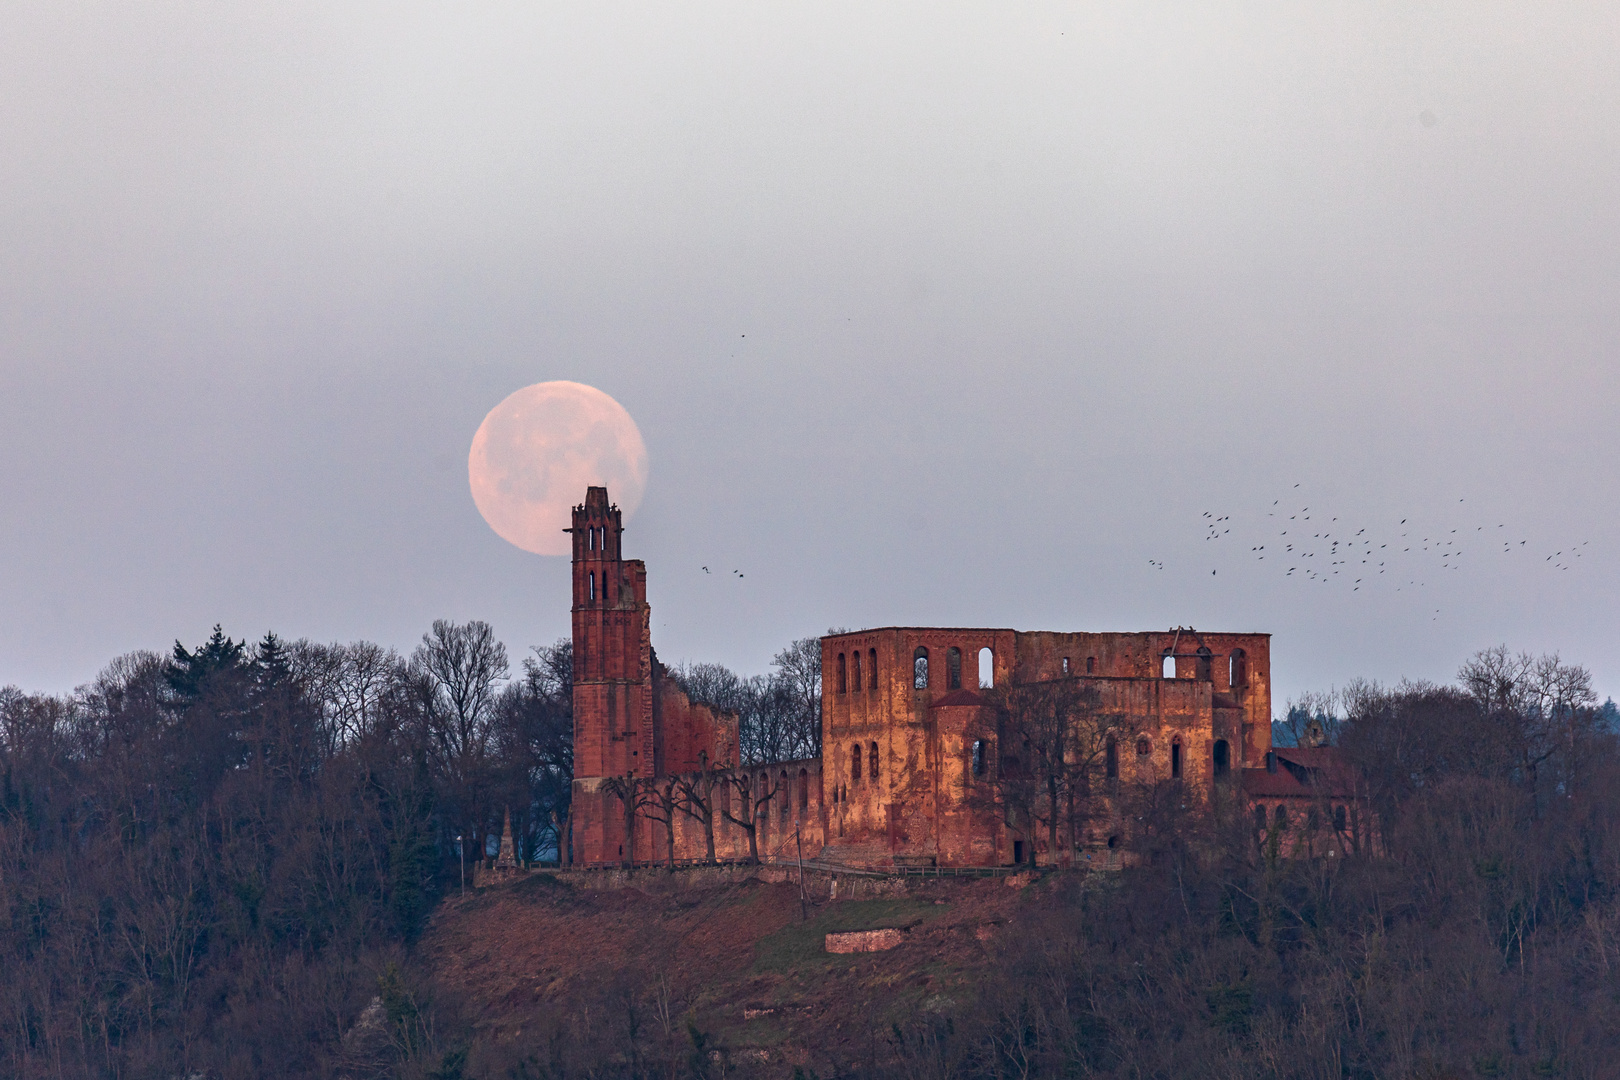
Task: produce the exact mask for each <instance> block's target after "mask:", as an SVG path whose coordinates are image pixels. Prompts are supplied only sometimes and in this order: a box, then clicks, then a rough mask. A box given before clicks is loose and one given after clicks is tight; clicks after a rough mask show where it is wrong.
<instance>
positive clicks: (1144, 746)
mask: <svg viewBox="0 0 1620 1080" xmlns="http://www.w3.org/2000/svg"><path fill="white" fill-rule="evenodd" d="M1151 753H1153V743H1152V742H1151V741H1150V740H1149V739H1148V737H1147V736H1146V735H1143V736H1141V737H1140V738H1138V739H1137V740H1136V756H1137V757H1147V756H1148V755H1149V754H1151Z"/></svg>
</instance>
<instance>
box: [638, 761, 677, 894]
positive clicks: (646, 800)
mask: <svg viewBox="0 0 1620 1080" xmlns="http://www.w3.org/2000/svg"><path fill="white" fill-rule="evenodd" d="M680 812H681V798H680V793H679V792H678V791H677V790H676V787H675V781H674V780H672V779H667V778H666V779H662V780H650V779H649V780H647V781H644V786H643V795H642V799H641V813H642V816H643V817H645V818H647V819H648V820H649V821H656V822H658V823H659V824H660V825H662V826H663V827H664V841H665V856H666V860H667V862H668V865H669V869H670V871H671V872H673V871H674V870H675V817H676V815H677V814H679V813H680Z"/></svg>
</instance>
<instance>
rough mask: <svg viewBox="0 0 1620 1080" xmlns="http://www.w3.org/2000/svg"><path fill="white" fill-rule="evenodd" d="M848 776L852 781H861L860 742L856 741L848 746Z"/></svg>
mask: <svg viewBox="0 0 1620 1080" xmlns="http://www.w3.org/2000/svg"><path fill="white" fill-rule="evenodd" d="M849 778H850V781H851V782H853V783H856V784H858V783H860V782H861V744H860V743H856V744H855V745H854V746H852V747H850V748H849Z"/></svg>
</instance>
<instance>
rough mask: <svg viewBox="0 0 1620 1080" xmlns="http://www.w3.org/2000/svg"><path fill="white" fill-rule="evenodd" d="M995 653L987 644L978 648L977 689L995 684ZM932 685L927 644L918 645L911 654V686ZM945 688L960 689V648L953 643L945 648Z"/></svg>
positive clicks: (916, 688)
mask: <svg viewBox="0 0 1620 1080" xmlns="http://www.w3.org/2000/svg"><path fill="white" fill-rule="evenodd" d="M995 668H996V654H995V652H994V651H992V650H991V648H990V647H989V646H988V645H987V646H985V647H984V648H982V649H980V650H979V689H980V690H989V689H990V688H992V687H993V686H995V685H996V670H995ZM930 685H932V681H931V679H930V676H929V672H928V646H926V645H919V646H917V648H916V650H915V651H913V652H912V654H911V687H912V689H913V690H927V689H928V688H929V686H930ZM945 689H947V690H960V689H962V650H961V649H960V648H958V647H957V646H955V645H952V646H951V647H950V648H948V649H946V650H945Z"/></svg>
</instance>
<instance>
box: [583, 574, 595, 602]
mask: <svg viewBox="0 0 1620 1080" xmlns="http://www.w3.org/2000/svg"><path fill="white" fill-rule="evenodd" d="M585 576H586V577H587V578H589V579H590V596H591V599H592V600H595V599H596V572H595V571H594V570H593V571H592V572H591V573H589V574H586V575H585Z"/></svg>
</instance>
